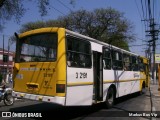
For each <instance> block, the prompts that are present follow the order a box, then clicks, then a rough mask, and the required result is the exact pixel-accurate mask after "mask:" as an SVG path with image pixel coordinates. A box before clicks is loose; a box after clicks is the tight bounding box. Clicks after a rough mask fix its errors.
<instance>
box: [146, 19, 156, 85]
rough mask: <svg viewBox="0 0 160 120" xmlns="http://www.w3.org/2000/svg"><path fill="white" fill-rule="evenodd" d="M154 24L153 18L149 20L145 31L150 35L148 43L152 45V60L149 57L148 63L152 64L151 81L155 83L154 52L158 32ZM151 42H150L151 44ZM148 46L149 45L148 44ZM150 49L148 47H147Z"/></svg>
mask: <svg viewBox="0 0 160 120" xmlns="http://www.w3.org/2000/svg"><path fill="white" fill-rule="evenodd" d="M155 26H156V24H155V22H154V19H152V20H150V26H149V27H150V30H149V31H146V32H149V35H148V36H150V37H151V40H149V41H148V42H149V45H152V60H153V61H152V62H151V59H150V63H151V64H152V65H151V66H152V79H153V83H155V74H154V73H155V53H156V51H155V50H156V40H158V32H159V30H157V29H156V28H155ZM151 43H152V44H151ZM149 47H150V46H149ZM149 49H150V48H149Z"/></svg>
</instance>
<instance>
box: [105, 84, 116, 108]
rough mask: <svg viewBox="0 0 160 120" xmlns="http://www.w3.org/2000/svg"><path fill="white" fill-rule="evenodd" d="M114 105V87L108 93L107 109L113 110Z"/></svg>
mask: <svg viewBox="0 0 160 120" xmlns="http://www.w3.org/2000/svg"><path fill="white" fill-rule="evenodd" d="M114 103H115V90H114V88H113V87H110V88H109V89H108V92H107V96H106V101H105V104H106V107H107V108H112V107H113V105H114Z"/></svg>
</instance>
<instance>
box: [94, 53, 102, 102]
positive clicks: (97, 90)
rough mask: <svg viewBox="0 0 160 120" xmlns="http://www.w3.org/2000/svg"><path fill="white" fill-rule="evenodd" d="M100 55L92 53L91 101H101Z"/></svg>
mask: <svg viewBox="0 0 160 120" xmlns="http://www.w3.org/2000/svg"><path fill="white" fill-rule="evenodd" d="M102 65H103V64H102V53H100V52H97V51H93V77H94V87H93V88H94V90H93V95H94V96H93V100H95V102H96V101H101V100H103V78H102V76H103V73H102V72H103V69H102V68H103V67H102Z"/></svg>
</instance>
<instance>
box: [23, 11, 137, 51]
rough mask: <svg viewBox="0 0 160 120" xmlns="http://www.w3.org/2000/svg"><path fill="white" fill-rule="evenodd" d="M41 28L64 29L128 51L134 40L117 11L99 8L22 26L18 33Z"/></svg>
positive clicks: (130, 26)
mask: <svg viewBox="0 0 160 120" xmlns="http://www.w3.org/2000/svg"><path fill="white" fill-rule="evenodd" d="M41 27H65V28H67V29H69V30H72V31H76V32H79V33H81V34H83V35H86V36H90V37H92V38H95V39H98V40H100V41H103V42H106V43H109V44H112V45H115V46H117V47H120V48H123V49H125V50H129V47H128V44H129V43H131V42H132V41H133V40H134V36H135V35H134V34H133V25H132V24H131V22H129V21H128V20H127V19H126V18H125V17H124V15H123V13H120V12H119V11H117V10H115V9H112V8H106V9H104V8H100V9H95V10H93V11H86V10H78V11H76V12H71V13H69V14H68V15H66V16H61V17H59V18H58V19H56V20H49V21H46V22H43V21H37V22H30V23H26V24H24V25H22V28H21V29H20V32H21V33H22V32H25V31H28V30H33V29H37V28H41Z"/></svg>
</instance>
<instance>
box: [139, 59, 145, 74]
mask: <svg viewBox="0 0 160 120" xmlns="http://www.w3.org/2000/svg"><path fill="white" fill-rule="evenodd" d="M138 65H139V70H140V71H141V72H144V71H145V65H144V63H143V59H141V58H139V61H138Z"/></svg>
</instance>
